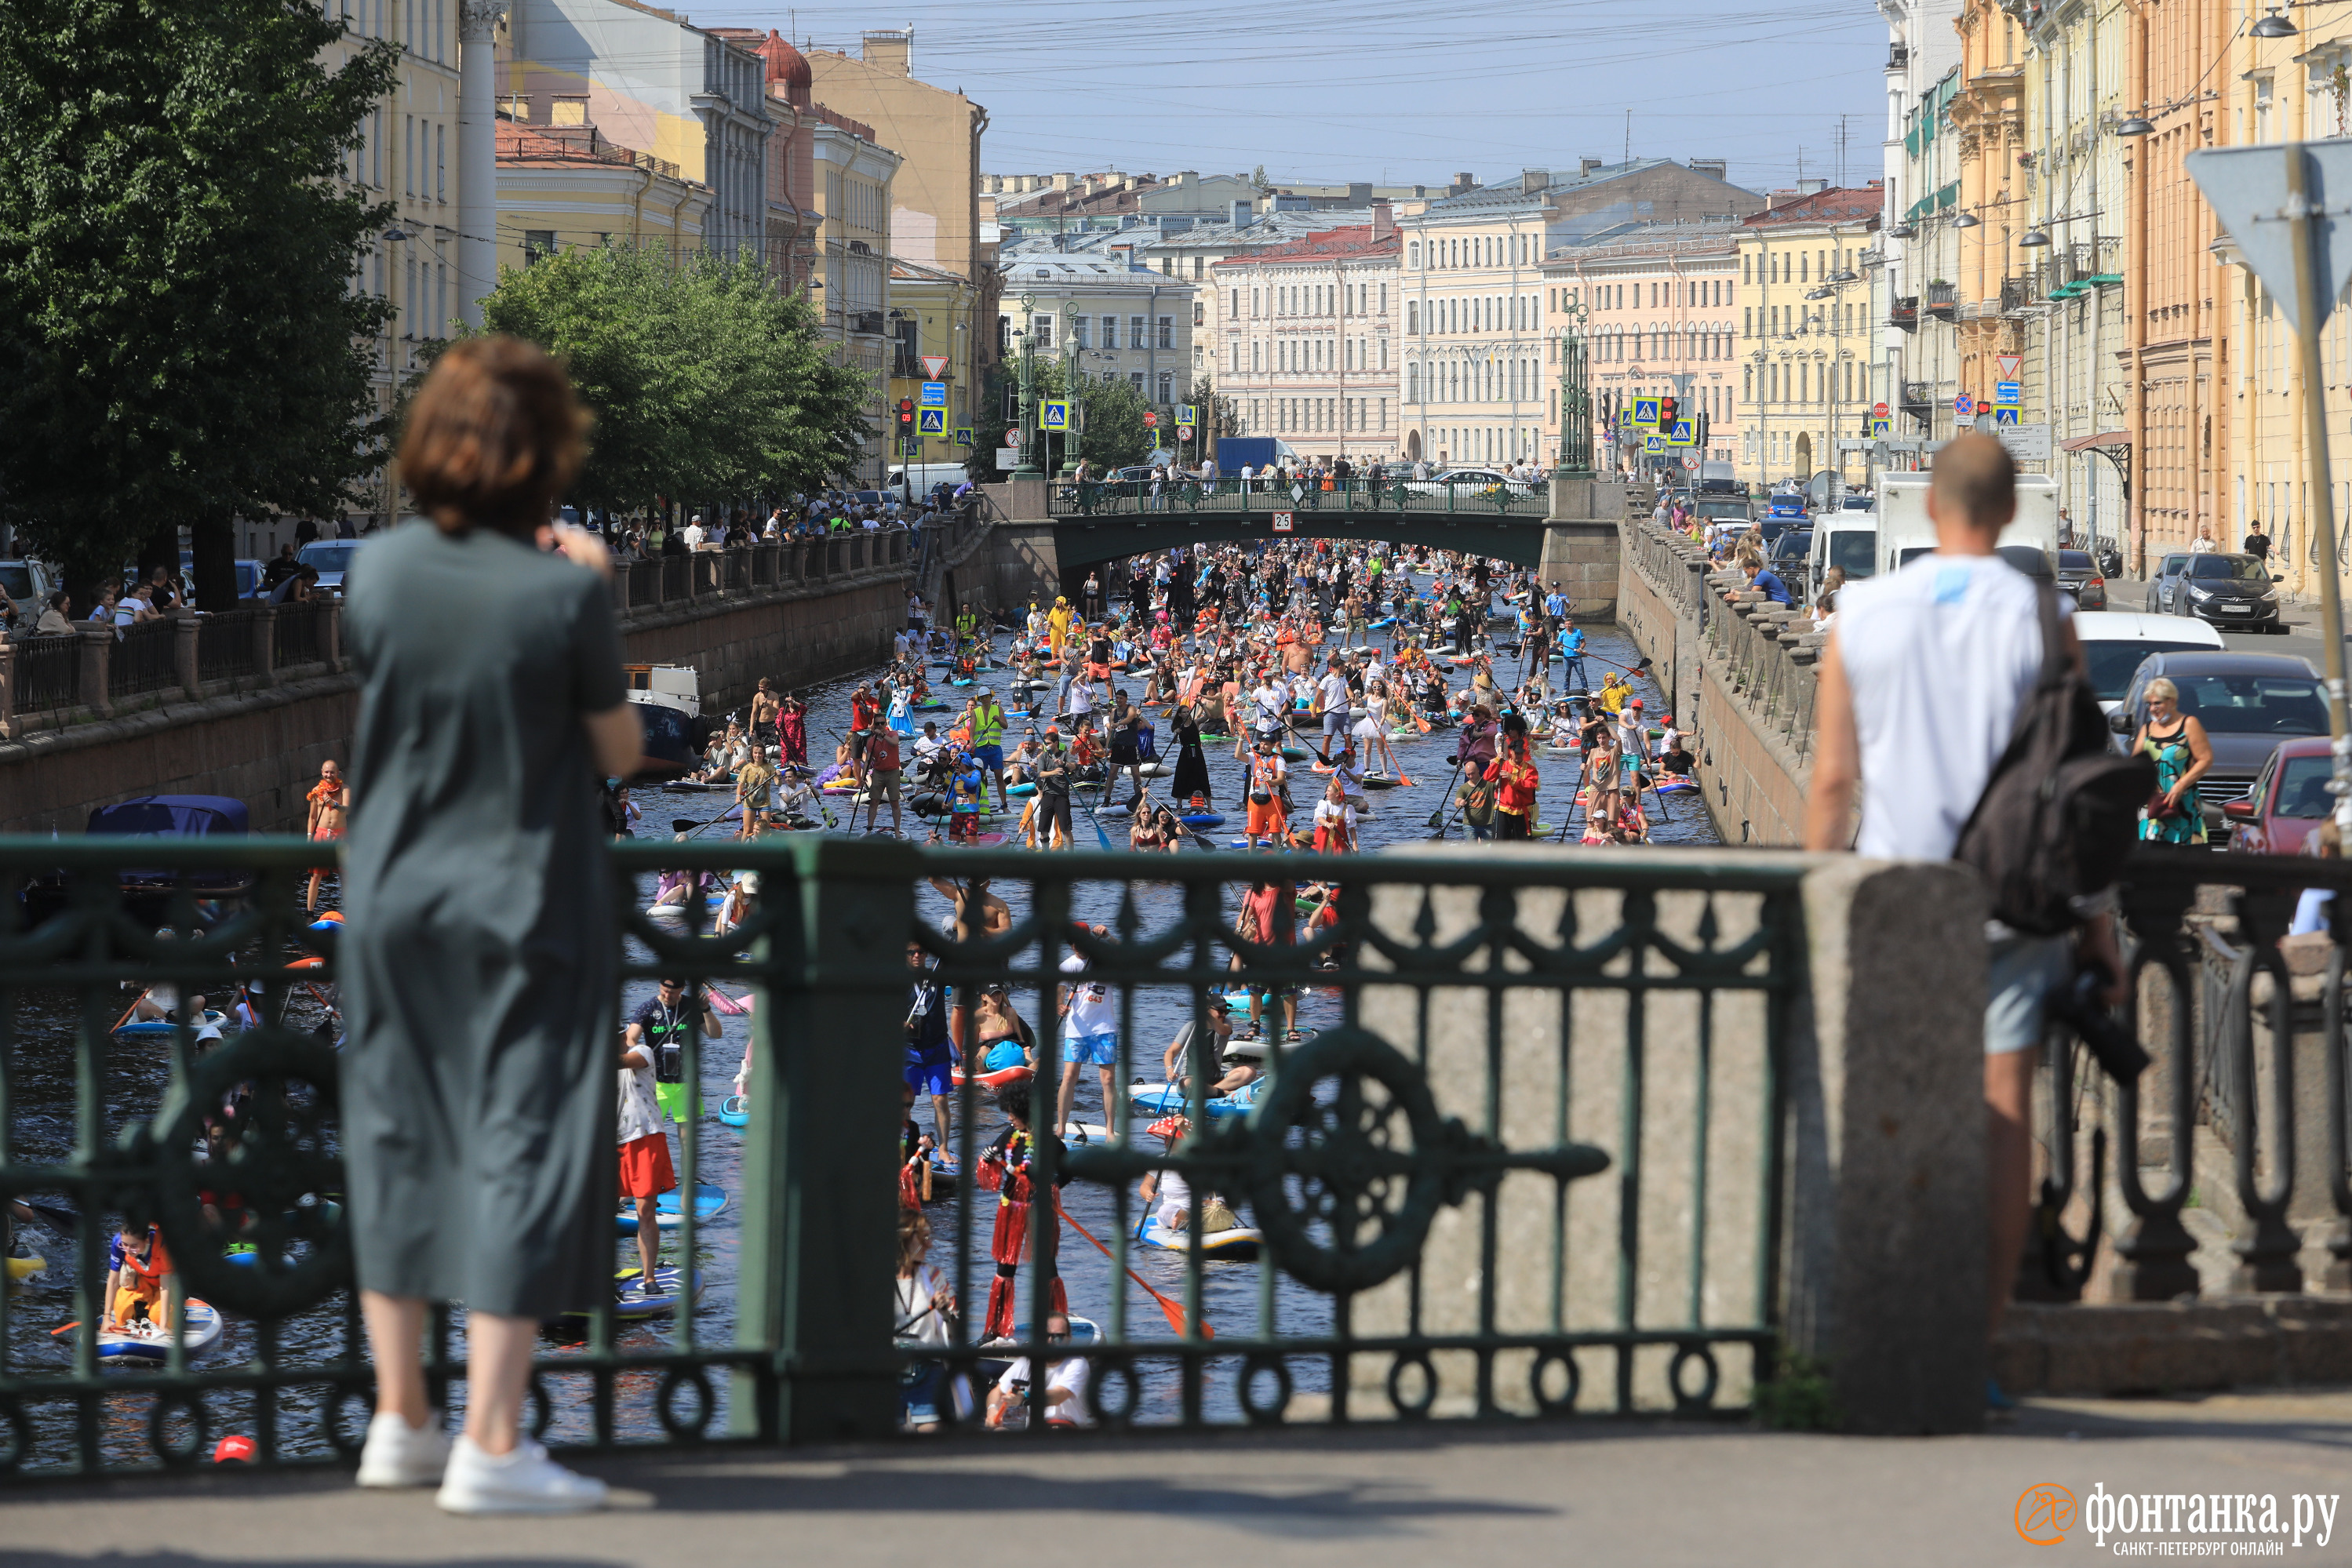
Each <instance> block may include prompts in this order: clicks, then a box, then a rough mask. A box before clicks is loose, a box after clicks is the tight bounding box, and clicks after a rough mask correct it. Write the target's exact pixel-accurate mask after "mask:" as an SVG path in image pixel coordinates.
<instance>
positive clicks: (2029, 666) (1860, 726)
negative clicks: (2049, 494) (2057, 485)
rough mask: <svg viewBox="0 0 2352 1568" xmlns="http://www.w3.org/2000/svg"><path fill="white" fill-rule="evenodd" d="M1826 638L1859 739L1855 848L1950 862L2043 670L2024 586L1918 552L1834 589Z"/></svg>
mask: <svg viewBox="0 0 2352 1568" xmlns="http://www.w3.org/2000/svg"><path fill="white" fill-rule="evenodd" d="M2058 608H2059V611H2060V612H2061V613H2062V614H2063V613H2068V612H2071V609H2072V607H2071V606H2070V605H2069V604H2068V603H2067V602H2066V599H2065V596H2064V595H2063V594H2062V595H2060V596H2059V600H2058ZM1836 641H1837V645H1838V654H1839V658H1840V660H1841V661H1842V662H1843V665H1844V668H1845V677H1846V682H1847V684H1848V685H1850V686H1851V687H1852V688H1853V716H1854V727H1855V729H1856V731H1857V732H1858V733H1859V735H1860V737H1861V741H1862V782H1863V803H1862V831H1861V834H1860V835H1859V837H1858V838H1857V839H1856V841H1855V843H1854V848H1855V849H1856V850H1857V851H1859V852H1861V853H1863V854H1865V855H1874V856H1877V857H1879V858H1881V859H1887V860H1949V859H1950V858H1951V854H1952V846H1953V844H1954V843H1956V842H1957V841H1958V839H1959V836H1960V829H1961V827H1962V825H1964V824H1965V823H1966V822H1967V821H1968V820H1969V812H1970V811H1973V810H1976V804H1977V798H1978V797H1979V796H1980V795H1982V794H1983V793H1984V787H1985V780H1986V779H1989V778H1990V776H1991V774H1992V766H1993V764H1994V763H1995V762H1997V761H1999V760H2000V754H2001V752H2002V751H2003V750H2005V749H2006V748H2007V747H2008V746H2009V737H2010V732H2011V730H2012V729H2013V728H2015V727H2016V724H2017V708H2018V705H2019V703H2020V702H2021V701H2022V700H2023V699H2024V697H2025V695H2026V694H2027V693H2028V692H2030V691H2032V688H2033V683H2034V681H2035V679H2036V678H2037V677H2038V676H2039V675H2040V674H2041V673H2042V627H2041V623H2040V620H2039V615H2038V612H2037V609H2036V604H2035V597H2034V591H2033V580H2032V578H2029V577H2027V576H2026V575H2025V574H2024V573H2022V572H2021V571H2019V570H2017V569H2016V568H2014V567H2012V566H2011V565H2010V564H2009V563H2008V562H2007V561H2005V560H2002V559H2000V557H1999V556H1950V555H1925V556H1921V557H1919V558H1918V559H1916V560H1914V561H1913V562H1912V563H1911V564H1910V565H1908V566H1906V567H1905V568H1904V569H1903V570H1901V571H1899V572H1896V573H1895V575H1894V576H1892V577H1879V578H1872V579H1871V580H1868V581H1865V582H1855V583H1849V584H1848V585H1847V586H1846V587H1844V588H1842V589H1840V590H1839V591H1838V623H1837V632H1836Z"/></svg>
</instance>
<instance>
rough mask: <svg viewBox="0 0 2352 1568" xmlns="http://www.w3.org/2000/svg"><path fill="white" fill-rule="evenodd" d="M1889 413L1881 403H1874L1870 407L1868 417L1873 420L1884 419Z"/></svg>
mask: <svg viewBox="0 0 2352 1568" xmlns="http://www.w3.org/2000/svg"><path fill="white" fill-rule="evenodd" d="M1890 412H1892V411H1890V410H1889V409H1888V408H1887V406H1886V405H1885V403H1883V402H1874V403H1872V404H1871V405H1870V417H1871V418H1873V419H1885V417H1886V416H1887V414H1888V413H1890Z"/></svg>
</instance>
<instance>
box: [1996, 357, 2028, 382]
mask: <svg viewBox="0 0 2352 1568" xmlns="http://www.w3.org/2000/svg"><path fill="white" fill-rule="evenodd" d="M1993 359H1994V360H1995V361H1998V362H1999V364H2000V379H2001V380H2002V381H2005V382H2013V381H2016V380H2018V379H2020V378H2021V377H2022V376H2023V375H2024V374H2025V356H2024V355H2023V354H1995V355H1994V356H1993Z"/></svg>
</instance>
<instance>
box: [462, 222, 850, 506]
mask: <svg viewBox="0 0 2352 1568" xmlns="http://www.w3.org/2000/svg"><path fill="white" fill-rule="evenodd" d="M482 327H483V329H484V330H485V331H488V332H508V333H512V334H513V335H514V336H516V337H519V338H524V339H528V340H530V341H531V342H534V343H537V344H538V345H539V346H540V347H541V348H543V349H545V350H548V351H549V352H550V353H552V354H558V355H561V356H562V358H563V359H564V361H565V362H566V364H567V365H568V366H569V368H570V371H571V374H572V385H573V386H574V387H575V388H577V389H578V391H579V393H580V397H581V400H582V401H583V402H585V403H587V405H588V406H589V407H590V408H591V409H592V410H593V411H594V413H595V415H596V424H595V428H594V429H593V430H592V431H591V432H590V433H589V455H588V461H587V463H586V465H584V466H583V469H582V471H581V475H580V480H579V483H578V484H577V485H576V486H574V487H573V488H574V493H575V494H576V496H577V497H578V498H579V499H581V500H583V501H585V502H587V503H588V504H589V505H591V506H598V507H633V506H637V505H640V504H643V503H646V502H649V501H651V500H652V499H653V498H654V497H656V496H679V495H721V496H743V495H750V494H752V493H754V492H758V491H774V490H787V489H811V488H814V487H816V486H820V485H823V484H824V483H825V482H826V480H827V479H828V478H829V477H831V476H835V475H837V474H841V473H845V472H847V471H849V470H850V469H851V468H852V467H853V466H854V465H855V464H856V460H857V458H858V455H859V444H860V443H861V442H863V441H864V440H865V439H866V436H868V435H869V434H871V433H872V426H871V425H870V424H869V423H868V422H867V421H866V417H865V415H864V413H862V412H861V410H862V407H863V405H864V403H865V402H866V398H867V397H868V396H869V395H870V391H871V388H870V384H869V382H868V379H867V377H866V373H865V372H864V371H857V370H854V369H850V368H848V367H845V366H843V365H838V364H835V362H834V361H833V360H832V358H831V357H830V354H829V353H828V351H827V347H826V344H825V342H824V339H823V337H822V335H821V332H820V326H819V323H818V321H817V319H816V315H815V312H814V310H812V309H811V308H810V307H809V304H808V302H807V301H806V300H805V299H803V298H798V297H796V296H785V295H781V294H779V293H777V292H776V289H775V286H774V283H773V281H772V279H771V278H770V277H768V276H767V274H766V272H765V271H764V269H762V268H761V266H760V265H759V264H758V263H757V262H756V261H752V260H749V259H746V260H741V261H732V262H730V261H724V260H720V259H719V258H718V257H715V256H697V257H693V258H690V259H688V261H687V262H685V263H684V264H683V265H681V266H676V267H673V266H672V265H671V263H670V260H669V258H668V256H667V253H666V252H664V251H661V250H658V249H654V248H645V249H638V248H635V247H632V246H625V245H616V246H605V247H602V248H584V247H583V248H580V249H574V250H568V251H563V252H562V253H560V254H558V255H555V256H548V257H545V258H543V259H541V260H540V261H539V262H537V263H536V264H534V265H532V266H530V267H524V268H522V269H521V270H520V271H517V270H514V269H511V268H509V269H508V270H507V271H506V272H504V273H503V274H501V275H500V277H499V287H498V289H497V291H496V292H495V293H493V294H492V295H491V296H490V297H489V298H488V299H486V300H484V301H483V304H482Z"/></svg>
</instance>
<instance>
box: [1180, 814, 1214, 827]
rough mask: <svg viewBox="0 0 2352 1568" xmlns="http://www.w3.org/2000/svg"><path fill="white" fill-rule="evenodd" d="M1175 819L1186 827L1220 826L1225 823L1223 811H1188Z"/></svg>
mask: <svg viewBox="0 0 2352 1568" xmlns="http://www.w3.org/2000/svg"><path fill="white" fill-rule="evenodd" d="M1176 820H1177V821H1180V822H1181V823H1183V824H1184V825H1185V826H1186V827H1188V828H1222V827H1223V826H1224V825H1225V814H1224V813H1223V811H1190V812H1187V813H1185V814H1184V815H1183V816H1181V817H1179V818H1177V819H1176Z"/></svg>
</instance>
